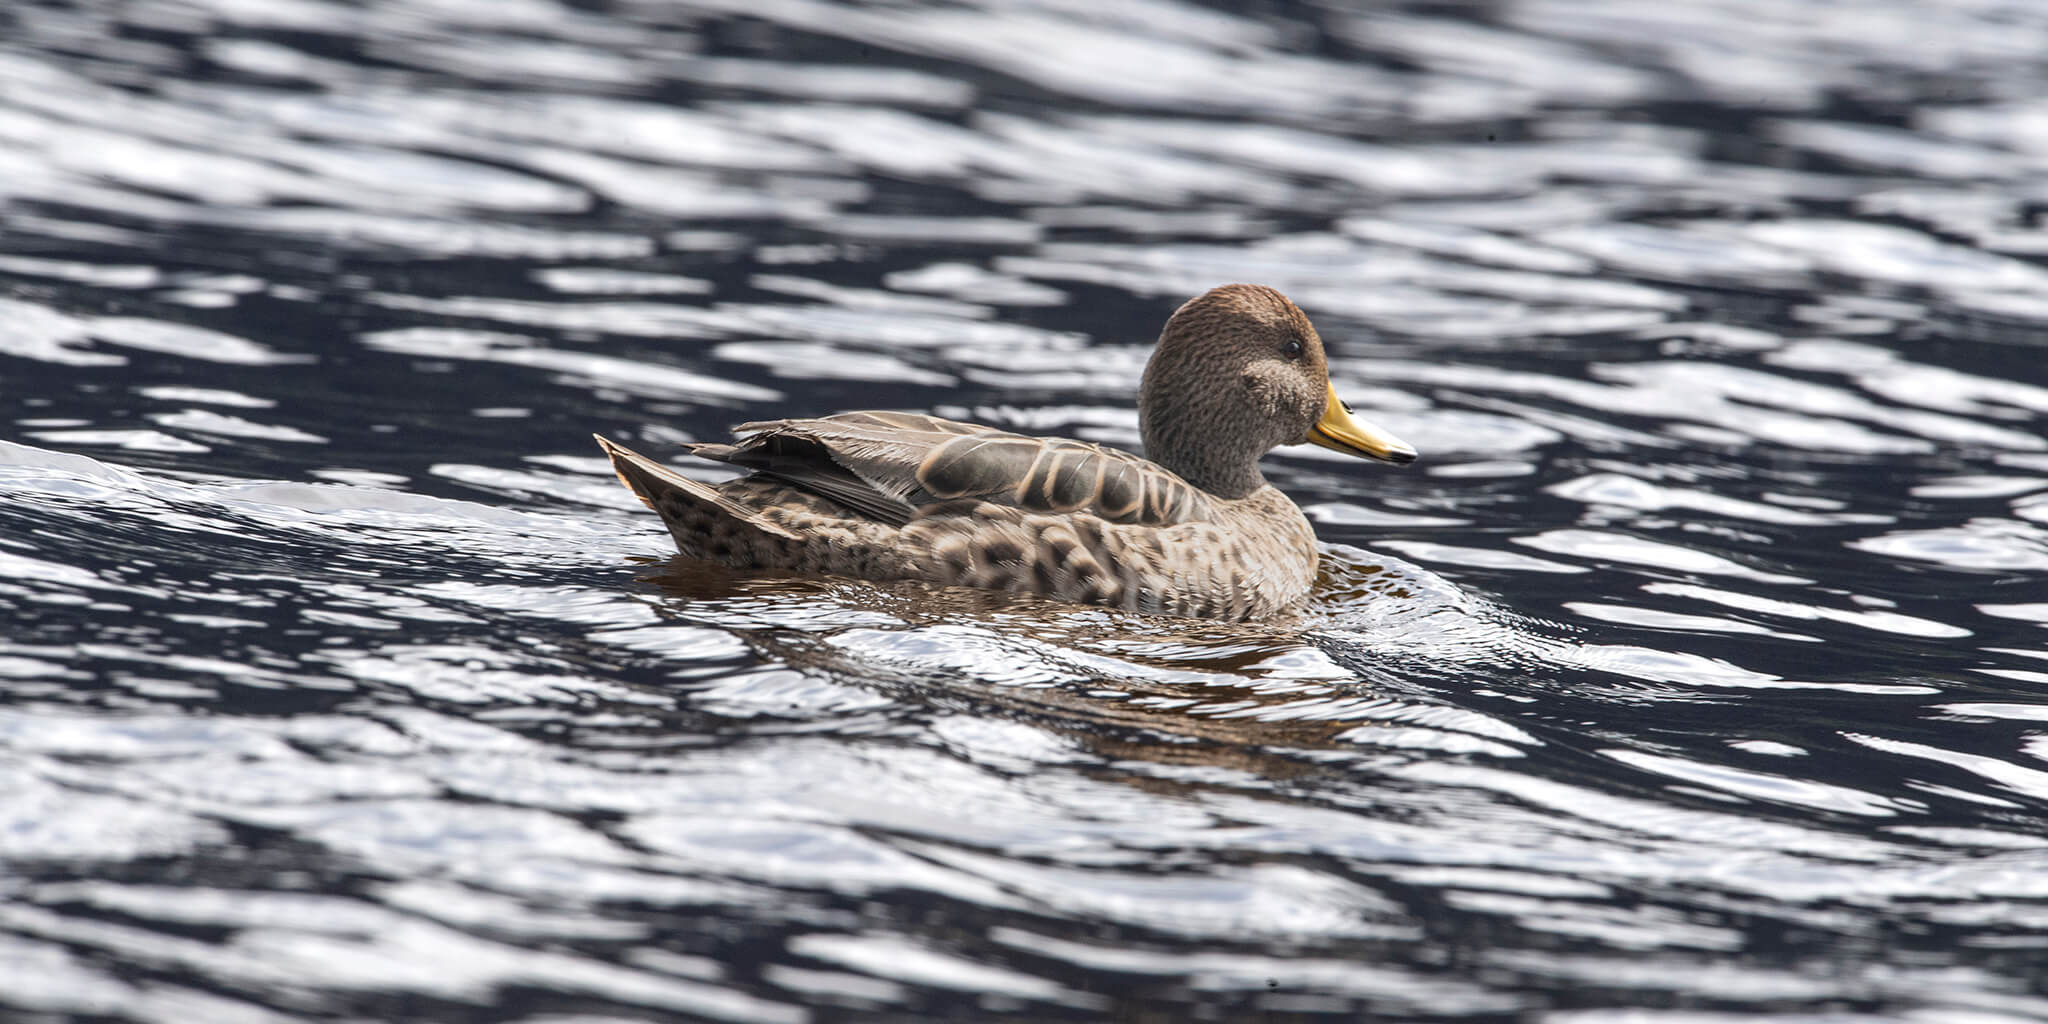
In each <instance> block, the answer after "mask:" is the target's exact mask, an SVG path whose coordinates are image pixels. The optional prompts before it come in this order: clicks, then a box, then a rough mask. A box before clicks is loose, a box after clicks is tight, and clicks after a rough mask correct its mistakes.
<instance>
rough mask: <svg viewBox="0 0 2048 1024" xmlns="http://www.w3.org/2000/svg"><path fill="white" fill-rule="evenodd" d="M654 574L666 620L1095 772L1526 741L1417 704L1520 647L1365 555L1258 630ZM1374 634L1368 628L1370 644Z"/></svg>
mask: <svg viewBox="0 0 2048 1024" xmlns="http://www.w3.org/2000/svg"><path fill="white" fill-rule="evenodd" d="M653 568H655V570H656V571H655V572H653V573H651V574H649V575H646V576H643V577H642V580H643V582H645V583H648V584H652V585H653V586H654V587H655V588H656V594H657V597H656V604H657V606H658V610H659V611H660V612H661V614H663V615H664V616H665V617H669V618H672V619H673V620H679V621H683V622H687V623H689V624H691V625H698V626H713V627H716V628H719V629H724V630H728V631H731V632H733V633H735V634H736V635H738V636H740V637H741V638H742V639H743V640H744V641H745V642H746V643H748V644H749V645H751V646H752V647H753V648H754V649H755V650H756V651H757V652H758V653H759V654H761V655H762V656H763V657H764V658H765V659H767V660H769V661H772V662H775V663H778V664H782V665H786V666H789V667H791V668H794V669H797V670H800V671H804V672H807V673H815V674H817V675H820V676H823V677H825V678H828V679H830V680H832V681H833V682H835V683H837V684H840V685H847V686H858V687H863V688H866V689H868V690H870V691H872V692H876V693H878V694H882V695H884V696H886V697H887V698H888V699H889V700H890V701H891V702H893V703H894V704H895V705H896V706H897V707H900V708H903V709H906V710H908V711H909V712H910V713H913V714H915V713H922V712H923V711H924V710H926V709H931V708H938V709H943V710H948V711H958V710H970V709H971V710H972V711H973V713H975V714H979V715H984V716H1006V717H1010V718H1013V719H1020V720H1024V721H1028V722H1030V723H1032V724H1034V725H1036V726H1038V727H1041V728H1045V729H1049V730H1052V731H1054V732H1056V733H1059V734H1061V735H1062V736H1064V737H1066V738H1068V739H1069V740H1070V741H1071V742H1073V743H1075V744H1077V745H1078V746H1080V747H1081V748H1082V749H1086V750H1090V751H1092V752H1093V753H1094V754H1095V755H1096V756H1097V757H1099V758H1100V759H1101V761H1102V762H1103V763H1105V764H1108V763H1120V762H1131V761H1151V762H1160V763H1170V764H1178V765H1192V764H1207V765H1212V766H1215V767H1219V768H1230V769H1234V770H1240V771H1251V772H1256V773H1258V774H1260V775H1264V776H1267V777H1288V776H1293V775H1297V774H1300V773H1303V772H1313V771H1320V770H1322V768H1321V767H1319V766H1322V765H1327V764H1329V763H1331V762H1332V757H1333V755H1338V754H1342V755H1344V756H1343V757H1342V758H1339V759H1340V760H1350V759H1352V758H1355V757H1358V756H1364V755H1369V754H1371V753H1372V752H1374V751H1376V750H1378V751H1386V750H1390V749H1394V748H1399V749H1401V750H1404V751H1409V752H1413V751H1417V750H1419V749H1420V750H1426V749H1431V748H1435V749H1444V750H1470V749H1473V747H1474V745H1475V742H1477V741H1478V738H1479V737H1486V739H1485V740H1484V741H1483V742H1482V743H1481V745H1484V746H1487V747H1491V748H1494V749H1496V751H1497V752H1503V753H1512V751H1511V750H1509V749H1508V748H1506V747H1503V746H1502V745H1501V743H1500V740H1501V739H1502V738H1503V737H1507V738H1510V739H1512V738H1514V737H1516V736H1518V735H1521V734H1520V733H1519V730H1515V729H1513V728H1512V727H1506V726H1505V723H1497V722H1494V721H1492V720H1491V719H1489V718H1488V717H1487V716H1484V715H1480V714H1475V713H1472V712H1466V711H1457V710H1454V709H1445V708H1440V707H1434V706H1432V705H1431V704H1429V703H1427V702H1426V701H1425V702H1418V701H1417V700H1415V699H1414V698H1415V697H1417V696H1418V695H1419V694H1418V693H1417V691H1418V686H1419V681H1418V679H1417V678H1416V674H1417V673H1420V674H1421V675H1423V676H1425V677H1434V676H1437V675H1440V674H1441V673H1442V672H1444V671H1449V669H1439V668H1431V667H1430V665H1431V663H1432V662H1441V663H1442V664H1444V665H1450V666H1455V665H1457V664H1461V663H1464V664H1469V663H1470V661H1471V660H1472V659H1474V658H1477V657H1481V656H1484V657H1487V658H1489V659H1490V660H1492V661H1494V662H1496V663H1497V662H1498V661H1499V660H1502V659H1505V658H1510V657H1512V656H1513V651H1514V650H1516V649H1518V648H1520V647H1526V646H1531V644H1529V643H1524V639H1525V638H1521V637H1520V636H1519V635H1518V634H1516V633H1515V632H1514V631H1513V629H1512V627H1510V626H1507V625H1504V624H1501V623H1498V622H1492V621H1489V620H1488V617H1487V616H1486V614H1485V610H1484V606H1483V605H1480V604H1478V603H1476V602H1473V601H1469V600H1467V599H1466V598H1465V597H1464V595H1462V594H1460V593H1459V592H1458V591H1457V590H1456V588H1455V587H1452V586H1451V585H1450V584H1448V583H1447V582H1445V581H1444V580H1442V579H1441V578H1439V577H1436V576H1434V575H1432V574H1429V573H1427V572H1426V571H1424V570H1420V569H1417V568H1415V567H1413V566H1410V565H1408V564H1406V563H1403V562H1399V561H1398V560H1394V559H1379V558H1375V557H1372V556H1369V555H1368V554H1367V553H1366V552H1362V551H1358V550H1357V549H1349V548H1338V549H1335V550H1333V551H1332V552H1330V553H1329V556H1328V557H1326V558H1325V559H1324V570H1323V573H1322V578H1321V581H1320V583H1319V586H1318V590H1317V593H1316V595H1315V601H1314V602H1313V603H1312V605H1311V606H1310V607H1308V608H1305V609H1303V610H1302V611H1300V612H1298V613H1296V614H1293V615H1290V616H1288V617H1287V618H1286V619H1284V620H1276V621H1270V622H1265V623H1221V622H1213V621H1208V620H1200V619H1183V618H1172V617H1164V616H1147V615H1133V614H1125V613H1121V612H1114V611H1106V610H1103V609H1098V608H1089V607H1085V606H1077V605H1070V604H1063V603H1058V602H1052V601H1046V600H1041V599H1037V598H1030V597H1017V596H1009V595H1003V594H997V593H992V592H989V591H980V590H970V589H964V588H946V587H933V586H929V585H925V584H919V583H881V584H878V583H870V582H865V581H858V580H849V579H839V578H828V577H802V576H795V575H790V574H768V573H757V572H749V573H737V572H734V571H732V570H728V569H725V568H723V567H720V566H716V565H710V564H707V563H704V562H699V561H694V560H689V559H683V558H675V559H671V560H669V561H666V562H659V563H653ZM1365 629H1370V630H1375V631H1377V636H1376V637H1375V639H1374V641H1373V642H1372V643H1371V644H1367V643H1366V642H1365V641H1364V640H1363V638H1362V634H1361V633H1360V632H1359V631H1360V630H1365ZM1389 638H1395V639H1393V640H1390V639H1389ZM1403 638H1405V639H1403ZM1390 642H1391V643H1393V645H1394V649H1396V650H1398V654H1392V653H1388V649H1387V648H1386V647H1385V645H1386V644H1387V643H1390ZM1361 652H1364V653H1363V654H1361ZM1438 656H1441V657H1438ZM1433 685H1434V684H1430V685H1426V686H1420V688H1421V689H1423V690H1428V689H1430V688H1432V686H1433ZM963 702H964V703H965V704H967V705H970V706H971V708H966V707H962V705H963ZM796 713H798V714H801V713H802V712H801V711H797V712H796Z"/></svg>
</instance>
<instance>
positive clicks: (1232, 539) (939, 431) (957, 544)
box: [600, 412, 1316, 618]
mask: <svg viewBox="0 0 2048 1024" xmlns="http://www.w3.org/2000/svg"><path fill="white" fill-rule="evenodd" d="M735 433H737V434H739V435H740V440H739V441H738V442H737V443H734V444H729V445H726V444H699V445H695V446H692V449H691V450H692V452H693V454H697V455H699V456H702V457H705V458H710V459H715V460H717V461H721V462H726V463H729V464H732V465H735V466H740V467H744V468H747V469H751V470H754V472H753V473H752V474H751V475H749V476H747V477H744V478H741V479H738V480H733V481H729V482H727V483H724V484H720V485H717V486H716V487H711V486H709V485H705V484H701V483H698V482H696V481H691V480H688V479H687V478H684V477H682V476H680V475H679V474H676V473H674V472H673V471H671V470H668V469H667V468H665V467H662V466H660V465H659V464H657V463H654V462H652V461H651V460H648V459H646V458H644V457H642V456H639V455H637V454H635V453H632V452H629V451H627V450H625V449H623V448H620V447H618V446H617V445H613V444H610V443H609V442H606V443H605V446H606V449H607V451H609V452H610V453H611V455H612V459H613V463H614V465H615V466H616V467H617V468H618V470H619V475H620V477H621V479H623V480H625V481H626V483H627V485H628V486H630V487H631V488H632V489H633V490H634V492H635V493H637V494H639V495H640V496H641V498H642V500H644V501H646V502H647V503H648V504H649V505H650V506H652V507H653V508H655V509H656V510H657V511H659V512H660V513H661V515H662V518H663V520H664V521H665V522H666V523H667V524H668V526H669V531H670V533H671V534H673V535H674V537H675V539H676V546H677V548H678V549H679V550H680V551H681V552H682V553H683V554H685V555H689V556H692V557H698V558H705V559H709V560H712V561H717V562H722V563H724V564H727V565H732V566H735V567H741V568H769V567H773V568H787V569H793V570H797V571H800V572H823V573H835V574H842V575H853V576H860V577H863V578H867V579H877V580H886V579H921V580H927V581H930V582H933V583H938V584H942V585H950V586H968V587H976V588H980V589H989V590H1003V591H1009V592H1012V593H1028V594H1039V595H1043V596H1046V597H1051V598H1054V599H1057V600H1064V601H1075V602H1084V603H1090V604H1100V605H1108V606H1112V607H1119V608H1125V609H1130V610H1135V611H1146V612H1163V613H1167V614H1177V615H1193V616H1205V617H1218V618H1245V617H1262V616H1265V615H1268V614H1271V613H1272V612H1274V611H1277V610H1279V609H1280V608H1282V607H1285V606H1287V605H1289V604H1293V603H1295V602H1298V601H1299V599H1300V597H1301V596H1302V595H1303V594H1304V593H1305V592H1306V590H1307V587H1308V584H1309V582H1310V581H1311V580H1312V579H1313V577H1314V570H1315V559H1316V555H1315V541H1314V534H1313V531H1311V530H1310V528H1309V526H1308V522H1307V520H1306V519H1305V518H1303V517H1302V515H1301V512H1300V510H1299V509H1297V508H1296V507H1295V506H1294V504H1293V503H1292V502H1291V501H1288V500H1287V498H1286V497H1285V496H1284V495H1281V494H1280V493H1279V492H1278V491H1275V490H1273V489H1272V488H1270V487H1267V488H1262V489H1261V490H1260V491H1259V492H1255V493H1254V494H1252V495H1250V496H1248V497H1246V498H1242V499H1238V500H1235V501H1225V500H1223V499H1219V498H1216V497H1214V496H1212V495H1209V494H1207V493H1206V492H1203V491H1201V490H1200V489H1199V488H1196V487H1194V486H1193V485H1192V484H1189V483H1188V482H1187V481H1185V480H1182V479H1181V478H1180V477H1179V476H1177V475H1175V474H1173V473H1172V472H1170V471H1168V470H1166V469H1165V468H1164V467H1161V466H1158V465H1156V464H1154V463H1151V462H1147V461H1145V460H1144V459H1141V458H1139V457H1137V456H1135V455H1131V454H1129V453H1127V452H1121V451H1117V450H1115V449H1110V448H1103V447H1100V446H1098V445H1093V444H1088V443H1085V442H1081V441H1071V440H1066V439H1062V438H1037V437H1029V436H1025V435H1021V434H1014V433H1009V432H1007V431H1002V430H998V429H995V428H992V427H985V426H979V425H976V424H969V423H960V422H957V421H953V420H946V419H940V418H938V417H933V416H922V415H915V414H910V413H895V412H858V413H845V414H841V415H838V416H829V417H821V418H816V419H795V420H772V421H767V422H761V423H749V424H744V425H742V426H740V427H738V428H736V430H735ZM600 440H602V439H600Z"/></svg>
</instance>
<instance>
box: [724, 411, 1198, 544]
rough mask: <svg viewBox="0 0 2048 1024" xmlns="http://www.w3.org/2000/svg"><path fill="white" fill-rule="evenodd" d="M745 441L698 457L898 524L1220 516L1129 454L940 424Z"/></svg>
mask: <svg viewBox="0 0 2048 1024" xmlns="http://www.w3.org/2000/svg"><path fill="white" fill-rule="evenodd" d="M733 433H734V434H735V435H736V436H738V437H739V441H738V443H736V444H730V445H724V444H700V445H696V446H694V447H693V449H692V450H693V452H694V453H695V454H697V455H699V456H702V457H704V458H707V459H715V460H717V461H719V462H727V463H731V464H733V465H735V466H741V467H744V468H747V469H752V470H755V471H757V472H761V473H766V474H768V475H770V476H774V477H777V478H779V479H781V480H784V481H786V482H788V483H791V484H794V485H796V486H798V487H802V488H804V489H805V490H809V491H812V492H814V493H817V494H820V495H823V496H825V497H827V498H831V499H832V500H834V501H837V502H839V503H840V504H843V505H845V506H846V507H847V508H849V509H852V510H853V511H856V512H858V513H860V514H862V515H865V516H868V517H870V518H873V519H876V520H879V521H882V522H887V523H895V524H898V525H901V524H903V523H907V522H909V521H910V520H911V519H913V518H915V517H916V516H917V515H918V514H919V512H920V510H922V509H923V508H925V507H926V506H930V505H935V504H939V503H942V502H954V501H960V500H963V499H966V500H974V501H985V502H991V503H994V504H998V505H1008V506H1011V507H1015V508H1022V509H1026V510H1029V511H1034V512H1052V513H1059V512H1090V513H1093V514H1095V515H1099V516H1101V517H1103V518H1104V519H1108V520H1110V521H1112V522H1119V523H1140V524H1144V525H1148V526H1170V525H1173V524H1175V523H1183V522H1193V521H1197V520H1202V519H1207V518H1209V517H1210V512H1211V508H1210V505H1209V498H1208V495H1206V494H1203V493H1202V492H1201V491H1200V490H1199V489H1197V488H1196V487H1194V486H1193V485H1192V484H1189V483H1188V482H1187V481H1185V480H1182V479H1181V478H1180V477H1179V476H1177V475H1175V474H1173V473H1171V472H1168V471H1167V470H1166V469H1164V468H1162V467H1160V466H1157V465H1155V464H1153V463H1150V462H1147V461H1145V460H1144V459H1141V458H1139V457H1137V456H1135V455H1132V454H1130V453H1128V452H1121V451H1117V450H1115V449H1113V448H1103V447H1101V446H1099V445H1093V444H1088V443H1086V442H1082V441H1070V440H1066V439H1064V438H1039V437H1027V436H1025V435H1022V434H1013V433H1010V432H1008V431H1004V430H998V429H996V428H994V427H985V426H980V425H977V424H973V423H961V422H959V421H957V420H947V419H940V418H939V417H936V416H925V415H920V414H917V413H901V412H851V413H842V414H840V415H837V416H825V417H820V418H817V419H793V420H762V421H759V422H755V423H743V424H741V425H739V426H737V427H734V428H733Z"/></svg>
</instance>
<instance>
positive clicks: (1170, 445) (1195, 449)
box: [1138, 416, 1266, 499]
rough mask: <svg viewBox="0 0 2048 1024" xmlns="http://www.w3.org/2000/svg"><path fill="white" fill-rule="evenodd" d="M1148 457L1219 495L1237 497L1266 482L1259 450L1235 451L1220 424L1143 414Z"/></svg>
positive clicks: (1189, 481) (1230, 497)
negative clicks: (1230, 447)
mask: <svg viewBox="0 0 2048 1024" xmlns="http://www.w3.org/2000/svg"><path fill="white" fill-rule="evenodd" d="M1138 426H1139V432H1140V433H1141V434H1142V435H1143V437H1144V439H1145V457H1146V458H1148V459H1151V460H1152V461H1153V462H1156V463H1158V464H1160V465H1162V466H1165V467H1166V468H1167V469H1170V470H1172V471H1173V472H1174V473H1176V474H1178V475H1179V476H1180V478H1181V479H1183V480H1186V481H1187V482H1188V483H1191V484H1194V485H1195V486H1196V487H1199V488H1201V489H1202V490H1205V491H1207V492H1209V493H1210V494H1213V495H1215V496H1217V497H1219V498H1228V499H1237V498H1242V497H1244V496H1245V495H1248V494H1250V493H1252V492H1253V491H1256V490H1258V489H1259V488H1261V487H1264V486H1266V477H1265V475H1264V474H1262V473H1260V472H1259V457H1258V455H1257V454H1256V453H1253V452H1245V451H1237V452H1233V451H1231V450H1230V449H1229V447H1228V446H1227V442H1226V439H1225V438H1224V437H1223V436H1222V435H1223V434H1225V433H1226V431H1223V430H1220V429H1218V425H1217V424H1202V423H1199V422H1196V421H1193V420H1189V419H1183V418H1174V417H1167V418H1162V417H1159V416H1142V417H1140V419H1139V425H1138Z"/></svg>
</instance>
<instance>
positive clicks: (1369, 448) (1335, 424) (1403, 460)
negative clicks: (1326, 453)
mask: <svg viewBox="0 0 2048 1024" xmlns="http://www.w3.org/2000/svg"><path fill="white" fill-rule="evenodd" d="M1308 440H1309V443H1310V444H1313V445H1316V446H1318V447H1322V448H1328V449H1330V450H1331V451H1338V452H1343V453H1345V454H1347V455H1363V456H1365V457H1366V458H1369V459H1378V460H1380V461H1381V462H1392V463H1396V464H1399V465H1406V464H1408V463H1410V462H1414V461H1415V449H1414V448H1412V447H1409V445H1408V442H1406V441H1403V440H1401V439H1400V438H1398V437H1395V436H1394V435H1392V434H1389V433H1387V432H1386V431H1384V430H1381V429H1380V428H1378V427H1375V426H1373V425H1372V424H1370V423H1367V422H1365V421H1364V420H1361V419H1358V418H1357V417H1355V416H1352V415H1351V407H1350V406H1348V405H1345V404H1344V400H1343V399H1341V398H1338V397H1337V386H1336V385H1335V384H1332V385H1330V404H1329V405H1328V406H1326V407H1324V409H1323V418H1322V419H1319V420H1317V421H1316V425H1315V426H1313V427H1310V428H1309V430H1308Z"/></svg>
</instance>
